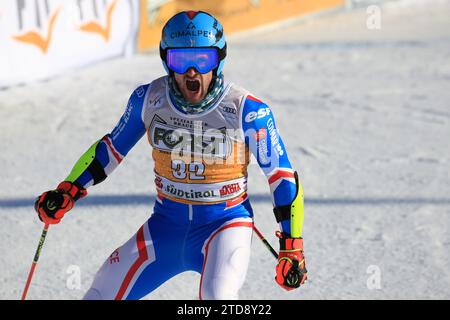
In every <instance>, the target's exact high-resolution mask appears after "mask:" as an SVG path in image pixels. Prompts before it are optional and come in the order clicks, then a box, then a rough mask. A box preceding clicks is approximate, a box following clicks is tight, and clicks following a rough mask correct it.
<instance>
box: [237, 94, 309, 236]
mask: <svg viewBox="0 0 450 320" xmlns="http://www.w3.org/2000/svg"><path fill="white" fill-rule="evenodd" d="M242 128H243V130H244V135H245V142H246V144H247V146H248V147H249V149H250V151H251V152H252V154H253V155H254V157H255V158H256V160H257V162H258V165H259V166H260V168H261V169H262V171H263V172H264V174H265V176H266V177H267V179H268V183H269V185H270V191H271V195H272V202H273V206H274V208H275V209H274V212H275V215H276V219H277V221H278V222H279V223H280V229H281V231H282V232H283V233H285V234H286V235H289V236H292V237H301V236H302V228H303V190H302V186H301V184H300V181H299V180H298V177H297V176H296V173H295V171H294V170H293V169H292V166H291V163H290V162H289V159H288V155H287V152H286V149H285V147H284V144H283V140H282V139H281V137H280V135H279V133H278V130H277V128H276V125H275V120H274V117H273V113H272V111H271V109H270V108H269V107H268V106H267V105H266V104H264V103H263V102H261V101H260V100H258V99H256V98H254V97H252V96H247V98H246V100H245V102H244V106H243V112H242ZM293 205H294V206H295V210H291V207H292V206H293Z"/></svg>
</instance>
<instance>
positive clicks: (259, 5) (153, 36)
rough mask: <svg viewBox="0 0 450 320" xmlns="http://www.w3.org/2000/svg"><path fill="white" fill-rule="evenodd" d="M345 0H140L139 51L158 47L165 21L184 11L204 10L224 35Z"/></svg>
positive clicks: (329, 6)
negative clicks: (215, 20) (221, 26)
mask: <svg viewBox="0 0 450 320" xmlns="http://www.w3.org/2000/svg"><path fill="white" fill-rule="evenodd" d="M344 3H345V0H221V1H216V0H140V26H139V35H138V50H139V51H145V50H146V49H149V48H154V47H157V46H158V43H159V40H160V38H161V30H162V27H163V26H164V24H165V22H166V21H167V20H168V19H169V18H170V17H172V16H173V15H174V14H175V13H177V12H179V11H183V10H203V11H206V12H209V13H211V14H212V15H214V16H215V17H216V18H217V19H218V20H220V22H221V24H222V25H223V27H224V29H225V32H226V34H231V33H233V32H236V31H243V30H247V29H250V28H254V27H257V26H260V25H263V24H267V23H273V22H276V21H280V20H284V19H288V18H292V17H296V16H301V15H304V14H308V13H312V12H318V11H321V10H324V9H329V8H333V7H338V6H342V5H344Z"/></svg>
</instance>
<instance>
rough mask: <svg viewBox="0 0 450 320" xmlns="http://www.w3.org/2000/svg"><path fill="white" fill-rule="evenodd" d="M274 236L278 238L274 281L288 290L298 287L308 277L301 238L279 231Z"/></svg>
mask: <svg viewBox="0 0 450 320" xmlns="http://www.w3.org/2000/svg"><path fill="white" fill-rule="evenodd" d="M276 236H277V237H278V238H279V239H280V253H279V254H278V265H277V266H276V276H275V281H276V282H277V283H278V284H279V285H280V286H281V287H282V288H284V289H286V290H288V291H290V290H292V289H295V288H298V287H299V286H300V285H302V284H303V283H304V282H305V281H306V279H307V278H308V277H307V272H308V271H307V270H306V265H305V257H304V255H303V238H289V237H287V236H286V235H285V234H283V233H281V232H279V231H277V233H276Z"/></svg>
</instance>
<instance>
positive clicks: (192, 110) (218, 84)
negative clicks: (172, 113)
mask: <svg viewBox="0 0 450 320" xmlns="http://www.w3.org/2000/svg"><path fill="white" fill-rule="evenodd" d="M168 79H169V93H170V99H171V100H172V103H173V104H174V105H175V107H177V108H178V109H179V110H181V111H183V112H184V113H189V114H198V113H202V112H204V111H206V110H208V109H209V108H210V107H211V106H212V105H214V103H215V102H216V101H217V100H218V99H219V97H220V96H221V95H222V92H223V90H224V85H223V84H224V81H223V73H220V74H219V75H218V76H217V77H215V81H214V85H213V84H211V85H210V90H209V91H208V94H207V95H206V97H205V98H204V99H203V100H202V101H201V102H200V103H197V104H193V103H189V102H187V101H186V99H184V97H183V95H182V94H181V92H180V90H179V89H178V86H177V84H176V81H175V79H174V78H173V77H172V76H169V78H168Z"/></svg>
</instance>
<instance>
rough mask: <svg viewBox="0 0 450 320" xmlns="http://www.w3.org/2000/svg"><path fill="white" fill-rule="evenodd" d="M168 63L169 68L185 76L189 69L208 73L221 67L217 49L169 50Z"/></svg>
mask: <svg viewBox="0 0 450 320" xmlns="http://www.w3.org/2000/svg"><path fill="white" fill-rule="evenodd" d="M166 62H167V67H168V68H169V69H170V70H172V71H173V72H175V73H179V74H183V73H185V72H187V71H188V69H189V68H195V69H196V70H197V71H198V72H200V73H208V72H210V71H211V70H213V69H214V68H217V66H218V65H219V52H218V51H217V49H216V48H176V49H168V50H167V55H166Z"/></svg>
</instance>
